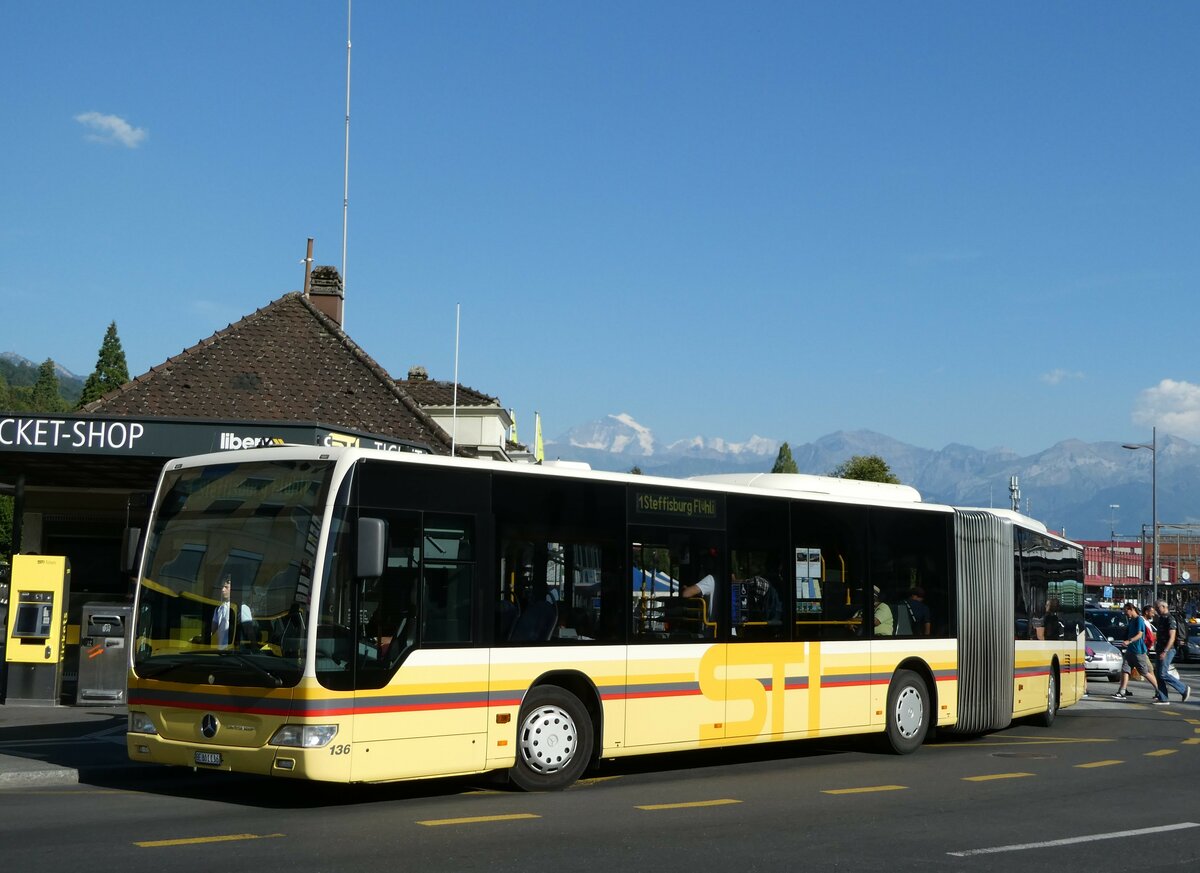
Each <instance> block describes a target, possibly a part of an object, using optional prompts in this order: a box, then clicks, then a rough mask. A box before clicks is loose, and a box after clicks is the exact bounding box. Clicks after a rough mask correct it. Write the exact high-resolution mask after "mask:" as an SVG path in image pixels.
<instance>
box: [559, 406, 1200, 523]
mask: <svg viewBox="0 0 1200 873" xmlns="http://www.w3.org/2000/svg"><path fill="white" fill-rule="evenodd" d="M781 442H782V441H781V440H777V439H771V438H767V437H760V436H752V437H750V438H749V439H747V440H745V441H736V440H729V439H725V438H721V437H694V438H692V439H686V440H679V441H677V442H674V443H670V444H668V445H664V444H663V443H661V442H659V441H658V440H657V439H656V438H655V436H654V434H653V432H652V431H651V430H650V428H648V427H646V426H645V425H642V424H640V423H639V422H637V421H635V420H634V419H633V418H632V417H631V416H629V415H627V414H621V415H609V416H606V417H605V418H602V419H599V420H597V421H592V422H588V423H587V424H583V425H580V426H579V427H575V428H572V429H571V430H569V431H567V433H565V434H563V435H562V436H561V437H559V438H558V439H557V440H554V441H547V443H546V456H547V457H548V458H554V457H557V458H562V459H564V460H575V461H586V462H587V463H588V464H590V465H591V466H592V467H593V468H594V469H597V470H613V471H628V470H630V469H632V468H634V467H637V468H638V469H640V470H641V471H642V472H644V473H647V474H651V475H656V476H668V477H673V478H685V477H687V476H698V475H704V474H709V473H737V472H765V471H768V470H770V469H771V466H772V465H773V464H774V462H775V457H776V454H777V453H778V451H779V446H780V444H781ZM790 447H791V450H792V457H793V458H794V459H795V461H796V466H797V467H798V468H799V470H800V472H802V473H816V474H819V475H823V474H827V473H828V472H829V471H830V470H832V469H833V468H834V467H836V466H837V465H838V464H840V463H842V462H843V461H845V460H847V459H848V458H850V457H851V456H852V455H878V456H880V457H881V458H883V459H884V460H885V461H887V463H888V466H890V467H891V469H892V471H893V472H894V473H895V474H896V475H897V476H898V477H899V478H900V480H901V481H902V482H904V483H906V484H909V485H913V486H914V487H916V489H917V490H918V491H920V492H921V494H922V496H923V497H924V499H925V500H927V501H929V502H937V503H949V504H953V505H956V506H997V507H1007V506H1009V505H1010V500H1011V498H1010V494H1009V480H1010V478H1011V477H1013V476H1016V477H1017V478H1018V482H1019V486H1020V492H1021V509H1022V511H1024V512H1026V513H1028V514H1029V515H1032V516H1033V517H1034V518H1038V519H1040V520H1042V521H1044V522H1045V523H1046V524H1047V525H1048V526H1050V527H1051V528H1053V529H1056V530H1065V531H1066V533H1067V535H1068V536H1071V537H1075V538H1079V539H1106V538H1107V537H1108V536H1109V534H1110V530H1111V526H1112V525H1114V524H1115V525H1116V532H1117V534H1118V535H1121V536H1127V537H1131V538H1136V537H1138V536H1140V535H1141V530H1142V525H1143V524H1144V525H1146V526H1147V527H1148V526H1149V522H1150V515H1151V512H1150V461H1151V458H1150V453H1149V452H1130V451H1128V450H1127V449H1123V448H1122V447H1121V446H1120V444H1118V443H1085V442H1083V441H1081V440H1075V439H1068V440H1063V441H1062V442H1059V443H1057V444H1055V445H1053V446H1051V447H1050V448H1048V449H1046V450H1044V451H1041V452H1038V453H1036V454H1033V455H1029V456H1026V457H1022V456H1020V455H1018V454H1017V453H1016V452H1013V451H1011V450H1009V449H1003V448H998V449H976V448H972V447H971V446H964V445H958V444H951V445H948V446H946V447H945V448H944V449H940V450H933V449H923V448H919V447H917V446H911V445H908V444H907V443H902V442H900V441H899V440H895V439H893V438H891V437H888V436H885V435H883V434H878V433H874V432H872V431H839V432H837V433H832V434H828V435H827V436H823V437H821V438H819V439H817V440H815V441H814V442H811V443H805V444H800V443H796V442H791V443H790ZM1198 486H1200V447H1197V446H1195V445H1192V444H1191V443H1189V442H1188V441H1186V440H1184V439H1181V438H1178V437H1172V436H1164V435H1162V434H1160V435H1159V440H1158V519H1159V521H1160V522H1161V523H1165V524H1193V523H1200V504H1198V503H1197V501H1196V500H1195V499H1194V498H1193V496H1192V495H1193V494H1194V493H1195V492H1196V491H1197V488H1198ZM1113 504H1115V505H1117V506H1118V507H1119V509H1117V510H1113V509H1111V508H1110V507H1111V506H1112V505H1113Z"/></svg>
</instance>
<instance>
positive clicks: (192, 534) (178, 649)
mask: <svg viewBox="0 0 1200 873" xmlns="http://www.w3.org/2000/svg"><path fill="white" fill-rule="evenodd" d="M332 471H333V462H331V461H309V460H281V461H277V462H255V463H241V464H236V463H231V464H222V465H217V466H206V467H191V468H183V469H179V470H172V471H168V472H167V473H166V474H165V475H164V478H163V483H162V487H161V488H160V489H159V499H158V506H157V508H156V513H155V517H154V519H155V520H154V526H153V528H152V529H151V530H150V531H149V534H148V537H147V544H146V555H145V560H144V562H143V566H142V578H141V584H140V585H139V593H138V603H137V625H136V631H135V651H134V669H135V671H136V672H137V674H138V675H139V676H143V677H159V678H162V679H165V680H168V681H179V682H189V681H195V680H196V678H197V677H198V676H201V674H202V675H203V678H204V681H208V682H213V681H218V682H220V683H221V684H226V685H246V686H266V687H279V686H282V685H295V684H296V683H297V682H298V681H299V679H300V675H301V672H302V668H303V662H304V648H305V639H306V637H307V634H306V615H307V613H308V610H309V602H310V592H311V588H312V575H313V562H314V558H315V555H316V550H317V544H318V542H319V540H320V525H321V508H322V507H323V505H324V500H325V495H326V493H327V491H328V485H329V479H330V475H331V473H332ZM217 674H219V675H217ZM211 676H215V677H216V678H215V679H212V678H208V677H211Z"/></svg>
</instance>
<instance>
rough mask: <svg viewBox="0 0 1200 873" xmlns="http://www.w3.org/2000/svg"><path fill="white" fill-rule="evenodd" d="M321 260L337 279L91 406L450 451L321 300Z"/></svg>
mask: <svg viewBox="0 0 1200 873" xmlns="http://www.w3.org/2000/svg"><path fill="white" fill-rule="evenodd" d="M322 270H325V271H328V272H330V273H332V278H333V280H334V281H335V282H336V281H337V273H336V270H332V268H321V267H318V268H316V269H315V270H314V275H313V279H314V282H313V297H312V299H310V298H308V297H305V296H304V295H303V294H301V293H298V292H293V293H290V294H285V295H284V296H283V297H280V298H279V299H278V300H275V301H274V302H272V303H270V304H268V305H267V306H264V307H263V308H261V309H259V310H257V311H256V312H254V313H251V314H250V315H248V316H246V317H245V318H243V319H241V320H240V321H238V322H236V323H234V324H231V325H229V326H228V327H226V328H225V329H224V330H220V331H217V332H216V333H215V334H213V335H212V336H210V337H208V338H207V339H204V340H201V341H200V342H198V343H197V344H196V345H194V346H192V347H191V348H188V349H184V350H183V351H182V352H180V353H179V354H178V355H175V356H174V357H172V358H170V359H168V360H166V361H164V362H163V363H162V364H159V365H158V366H157V367H153V368H151V369H150V371H149V372H147V373H144V374H143V375H141V376H138V377H136V378H134V379H132V380H131V381H129V382H127V383H126V384H125V385H123V386H121V387H120V388H118V389H116V390H115V391H112V392H110V393H108V394H106V395H105V396H104V397H101V398H100V399H99V400H97V401H95V402H94V403H91V404H89V405H88V406H87V407H85V408H84V410H83V411H84V412H87V413H93V414H97V415H107V416H130V417H147V416H170V417H177V418H204V419H218V420H223V421H239V420H240V421H247V422H252V421H306V422H307V421H312V422H320V423H322V424H325V425H330V426H336V427H345V428H348V429H352V430H356V431H364V432H368V433H372V434H376V435H379V436H384V437H393V438H397V439H402V440H409V441H413V442H418V443H423V444H425V445H427V446H429V448H430V449H431V450H432V451H433V452H434V453H436V454H442V455H444V454H449V453H450V436H449V434H447V433H446V432H445V431H444V430H443V429H442V428H441V427H439V426H438V424H437V423H436V422H435V421H434V420H433V418H431V417H430V416H429V415H428V414H426V413H425V412H424V411H423V410H422V409H421V406H420V405H419V404H418V402H417V401H416V400H415V399H414V398H413V396H412V395H411V394H410V393H409V392H408V391H406V390H405V388H404V387H402V384H400V383H397V382H396V381H395V380H393V379H392V378H391V376H390V375H389V374H388V373H387V371H385V370H384V369H383V368H382V367H381V366H379V364H377V363H376V362H375V361H374V359H372V358H371V356H370V355H368V354H367V353H366V352H365V351H363V350H362V348H360V347H359V346H358V345H357V344H356V343H355V342H354V341H353V340H352V339H350V337H349V336H348V335H347V334H346V333H345V331H343V330H342V328H341V326H340V324H339V323H338V321H337V320H335V318H333V317H331V316H330V315H329V314H326V312H327V311H330V307H328V306H326V305H322V304H323V303H324V302H325V301H323V300H322V299H321V291H322V289H321V287H320V285H321V280H322V279H327V277H326V276H325V275H324V274H323V273H322V272H321V271H322ZM339 285H340V283H339ZM337 290H338V295H339V300H338V302H339V303H340V287H339V288H338V289H337ZM323 310H325V311H323ZM332 312H333V314H334V315H337V314H339V313H338V311H337V309H333V310H332ZM459 390H460V396H461V395H462V393H463V389H462V388H461V387H460V389H459ZM475 393H478V392H475ZM480 396H482V395H480ZM493 402H495V401H493Z"/></svg>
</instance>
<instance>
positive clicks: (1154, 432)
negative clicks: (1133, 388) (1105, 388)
mask: <svg viewBox="0 0 1200 873" xmlns="http://www.w3.org/2000/svg"><path fill="white" fill-rule="evenodd" d="M1121 448H1123V449H1132V450H1136V449H1149V450H1150V527H1151V528H1153V530H1154V537H1153V542H1154V545H1153V546H1152V547H1151V548H1153V550H1154V587H1153V591H1154V595H1153V596H1154V602H1155V603H1157V602H1158V427H1157V426H1155V427H1153V428H1151V430H1150V442H1149V443H1125V444H1124V445H1123V446H1121Z"/></svg>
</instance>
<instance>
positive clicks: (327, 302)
mask: <svg viewBox="0 0 1200 873" xmlns="http://www.w3.org/2000/svg"><path fill="white" fill-rule="evenodd" d="M308 299H309V300H311V301H312V304H313V306H315V307H317V309H319V310H321V311H322V312H324V313H325V314H326V315H328V316H329V317H330V318H332V319H333V320H334V321H336V322H337V323H338V326H339V327H340V326H341V324H342V309H343V307H344V305H345V293H344V292H343V291H342V277H341V276H339V275H338V271H337V267H329V266H324V267H313V271H312V278H311V279H310V280H309V283H308Z"/></svg>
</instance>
